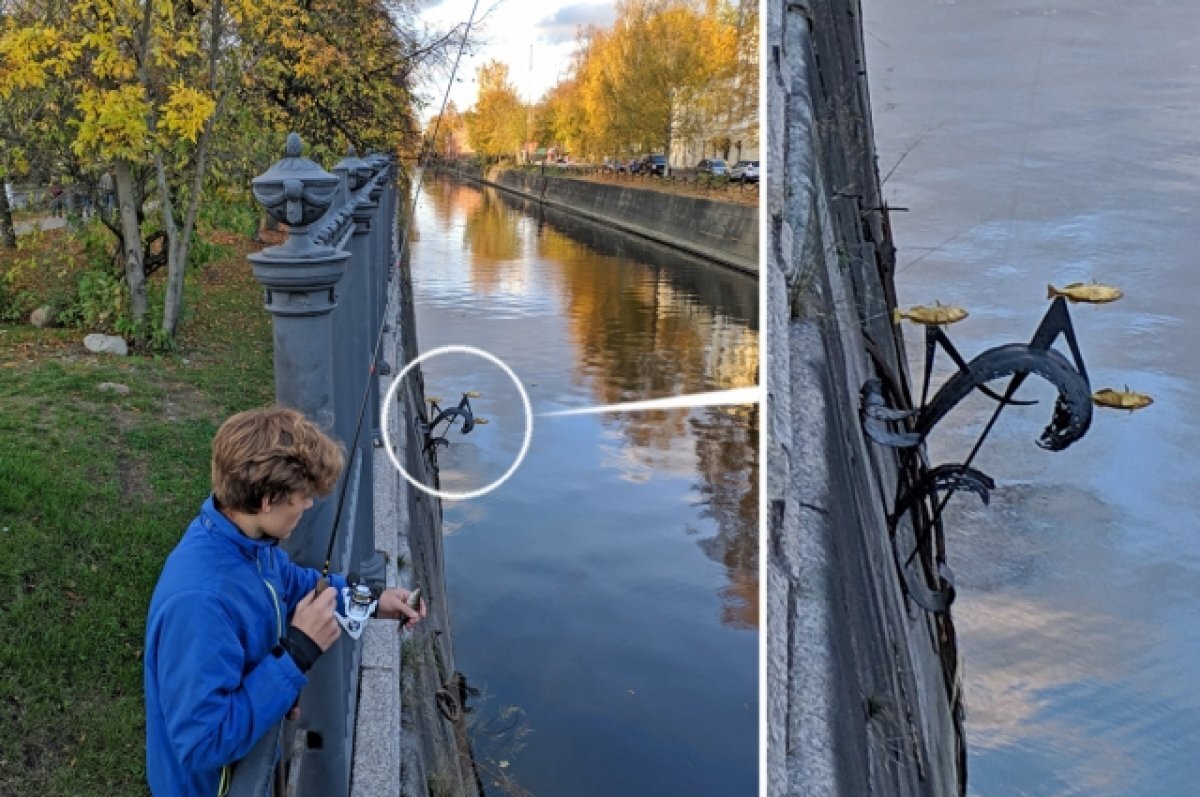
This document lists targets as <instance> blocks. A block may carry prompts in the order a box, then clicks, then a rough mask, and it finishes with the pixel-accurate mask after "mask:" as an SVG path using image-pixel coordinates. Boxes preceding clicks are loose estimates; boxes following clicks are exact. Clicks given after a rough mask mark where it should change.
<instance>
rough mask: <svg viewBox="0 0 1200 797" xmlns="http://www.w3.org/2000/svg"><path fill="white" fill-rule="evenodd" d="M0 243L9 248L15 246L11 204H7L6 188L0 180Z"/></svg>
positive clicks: (15, 229) (15, 230)
mask: <svg viewBox="0 0 1200 797" xmlns="http://www.w3.org/2000/svg"><path fill="white" fill-rule="evenodd" d="M0 243H3V244H4V246H6V247H8V248H9V249H16V248H17V228H16V226H15V225H14V224H13V217H12V206H11V205H9V204H8V189H7V188H6V187H5V183H4V181H3V180H0Z"/></svg>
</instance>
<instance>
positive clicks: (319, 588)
mask: <svg viewBox="0 0 1200 797" xmlns="http://www.w3.org/2000/svg"><path fill="white" fill-rule="evenodd" d="M478 9H479V0H475V2H474V3H473V4H472V6H471V14H470V16H468V17H467V24H466V27H464V28H463V34H462V38H461V39H459V42H458V54H457V55H456V56H455V58H454V66H453V67H452V68H451V69H450V79H449V80H448V81H447V82H446V91H445V93H444V94H443V95H442V105H441V108H440V109H439V110H438V118H437V122H436V123H435V124H434V126H433V135H432V136H431V137H430V138H428V139H426V140H425V141H424V142H422V144H421V151H420V153H419V155H418V160H417V162H418V163H421V162H423V161H424V160H425V156H426V155H427V154H428V148H429V144H430V142H431V141H437V134H438V130H440V129H441V126H442V118H443V117H444V116H445V114H446V105H447V104H448V103H449V101H450V90H451V89H452V88H453V87H454V81H455V76H456V75H457V74H458V65H459V63H460V62H461V61H462V55H463V50H465V49H466V45H467V37H468V36H469V35H470V33H471V26H472V25H473V24H474V23H475V12H476V11H477V10H478ZM420 195H421V183H420V181H418V182H417V186H416V190H415V191H414V192H413V197H412V201H411V202H410V203H409V206H408V218H407V219H406V220H405V224H404V232H403V237H402V238H401V240H400V247H399V252H398V253H397V259H403V257H404V252H405V249H406V248H407V247H408V231H409V229H410V228H411V227H412V220H413V215H414V214H415V213H416V208H417V198H418V197H420ZM394 267H395V261H393V262H392V263H390V264H389V269H390V268H394ZM386 329H387V315H386V313H385V314H384V318H383V320H381V322H380V324H379V332H378V334H376V336H375V346H374V347H373V348H372V349H371V369H370V373H371V374H374V373H375V363H376V362H378V360H379V352H380V348H381V347H382V346H383V334H384V330H386ZM372 387H373V383H372V381H371V380H370V379H368V380H367V387H366V389H365V390H364V391H363V397H362V401H361V402H360V403H359V407H358V421H357V422H356V423H355V425H354V437H353V438H352V439H351V442H350V448H349V450H350V451H354V450H355V449H356V448H357V447H358V439H359V436H360V434H361V432H362V425H363V418H364V417H365V416H366V412H367V404H369V403H370V399H371V389H372ZM349 485H350V479H349V478H347V477H346V476H345V475H343V477H342V486H341V489H340V490H339V491H338V498H337V504H336V508H335V510H334V514H333V528H332V529H331V530H330V532H329V547H328V548H326V549H325V564H324V565H323V566H322V568H321V577H320V578H319V579H317V585H316V594H318V595H320V594H321V592H323V591H324V590H325V588H326V587H328V586H329V566H330V562H331V561H332V560H333V548H334V544H335V543H336V541H337V531H338V524H339V523H340V521H341V518H342V508H343V507H344V506H345V502H346V490H347V488H348V487H349ZM414 594H416V595H418V596H419V594H420V590H419V589H417V590H414ZM352 595H357V590H354V591H352ZM410 600H411V596H410Z"/></svg>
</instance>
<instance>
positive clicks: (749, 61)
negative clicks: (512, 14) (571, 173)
mask: <svg viewBox="0 0 1200 797" xmlns="http://www.w3.org/2000/svg"><path fill="white" fill-rule="evenodd" d="M757 25H758V11H757V6H756V4H755V3H754V2H753V1H752V0H621V2H620V3H619V4H618V6H617V20H616V22H615V24H614V25H613V27H612V28H611V29H607V30H605V29H600V28H596V27H589V28H585V29H583V30H581V31H580V33H579V39H578V44H577V47H576V56H575V61H574V63H573V64H572V67H571V74H570V77H569V78H568V79H567V80H564V81H562V82H561V83H560V84H559V85H558V86H556V87H555V88H554V89H552V90H551V92H550V93H549V94H548V95H547V97H546V98H545V99H544V100H543V102H544V103H545V104H546V106H547V107H548V108H550V109H553V110H552V112H551V116H552V119H553V120H555V122H556V124H557V126H553V130H554V133H555V135H556V137H558V138H568V139H569V140H571V141H572V142H573V143H572V145H571V146H572V147H573V148H576V147H582V148H585V149H586V150H587V152H588V153H589V154H600V153H605V154H637V153H640V152H645V151H647V150H656V151H661V152H664V153H666V154H667V155H668V157H669V156H670V154H671V147H672V145H673V142H675V141H678V140H680V139H683V140H687V139H695V138H704V139H725V140H728V141H730V142H733V141H741V142H744V143H745V144H747V145H756V144H757V132H756V131H757V124H758V54H757V49H758V32H757Z"/></svg>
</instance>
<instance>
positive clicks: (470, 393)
mask: <svg viewBox="0 0 1200 797" xmlns="http://www.w3.org/2000/svg"><path fill="white" fill-rule="evenodd" d="M463 395H464V396H466V397H467V398H479V397H480V396H482V395H483V394H482V393H480V392H479V391H478V390H468V391H467V392H466V393H463Z"/></svg>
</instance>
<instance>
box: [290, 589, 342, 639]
mask: <svg viewBox="0 0 1200 797" xmlns="http://www.w3.org/2000/svg"><path fill="white" fill-rule="evenodd" d="M336 593H337V590H333V589H327V590H325V591H324V592H322V593H321V594H320V595H317V594H316V591H315V590H314V591H312V592H309V593H308V594H307V595H305V596H304V597H303V598H301V599H300V603H298V604H296V613H295V614H293V615H292V625H293V626H295V627H296V628H297V629H299V630H301V631H303V632H304V633H305V634H307V635H308V638H309V639H311V640H312V641H313V642H316V643H317V646H318V647H320V648H321V651H322V652H324V651H326V650H329V648H330V647H332V646H333V643H334V642H337V639H338V637H339V636H341V634H342V629H341V627H340V626H339V625H338V624H337V620H335V619H334V617H333V606H334V603H335V601H336V600H337V594H336Z"/></svg>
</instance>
